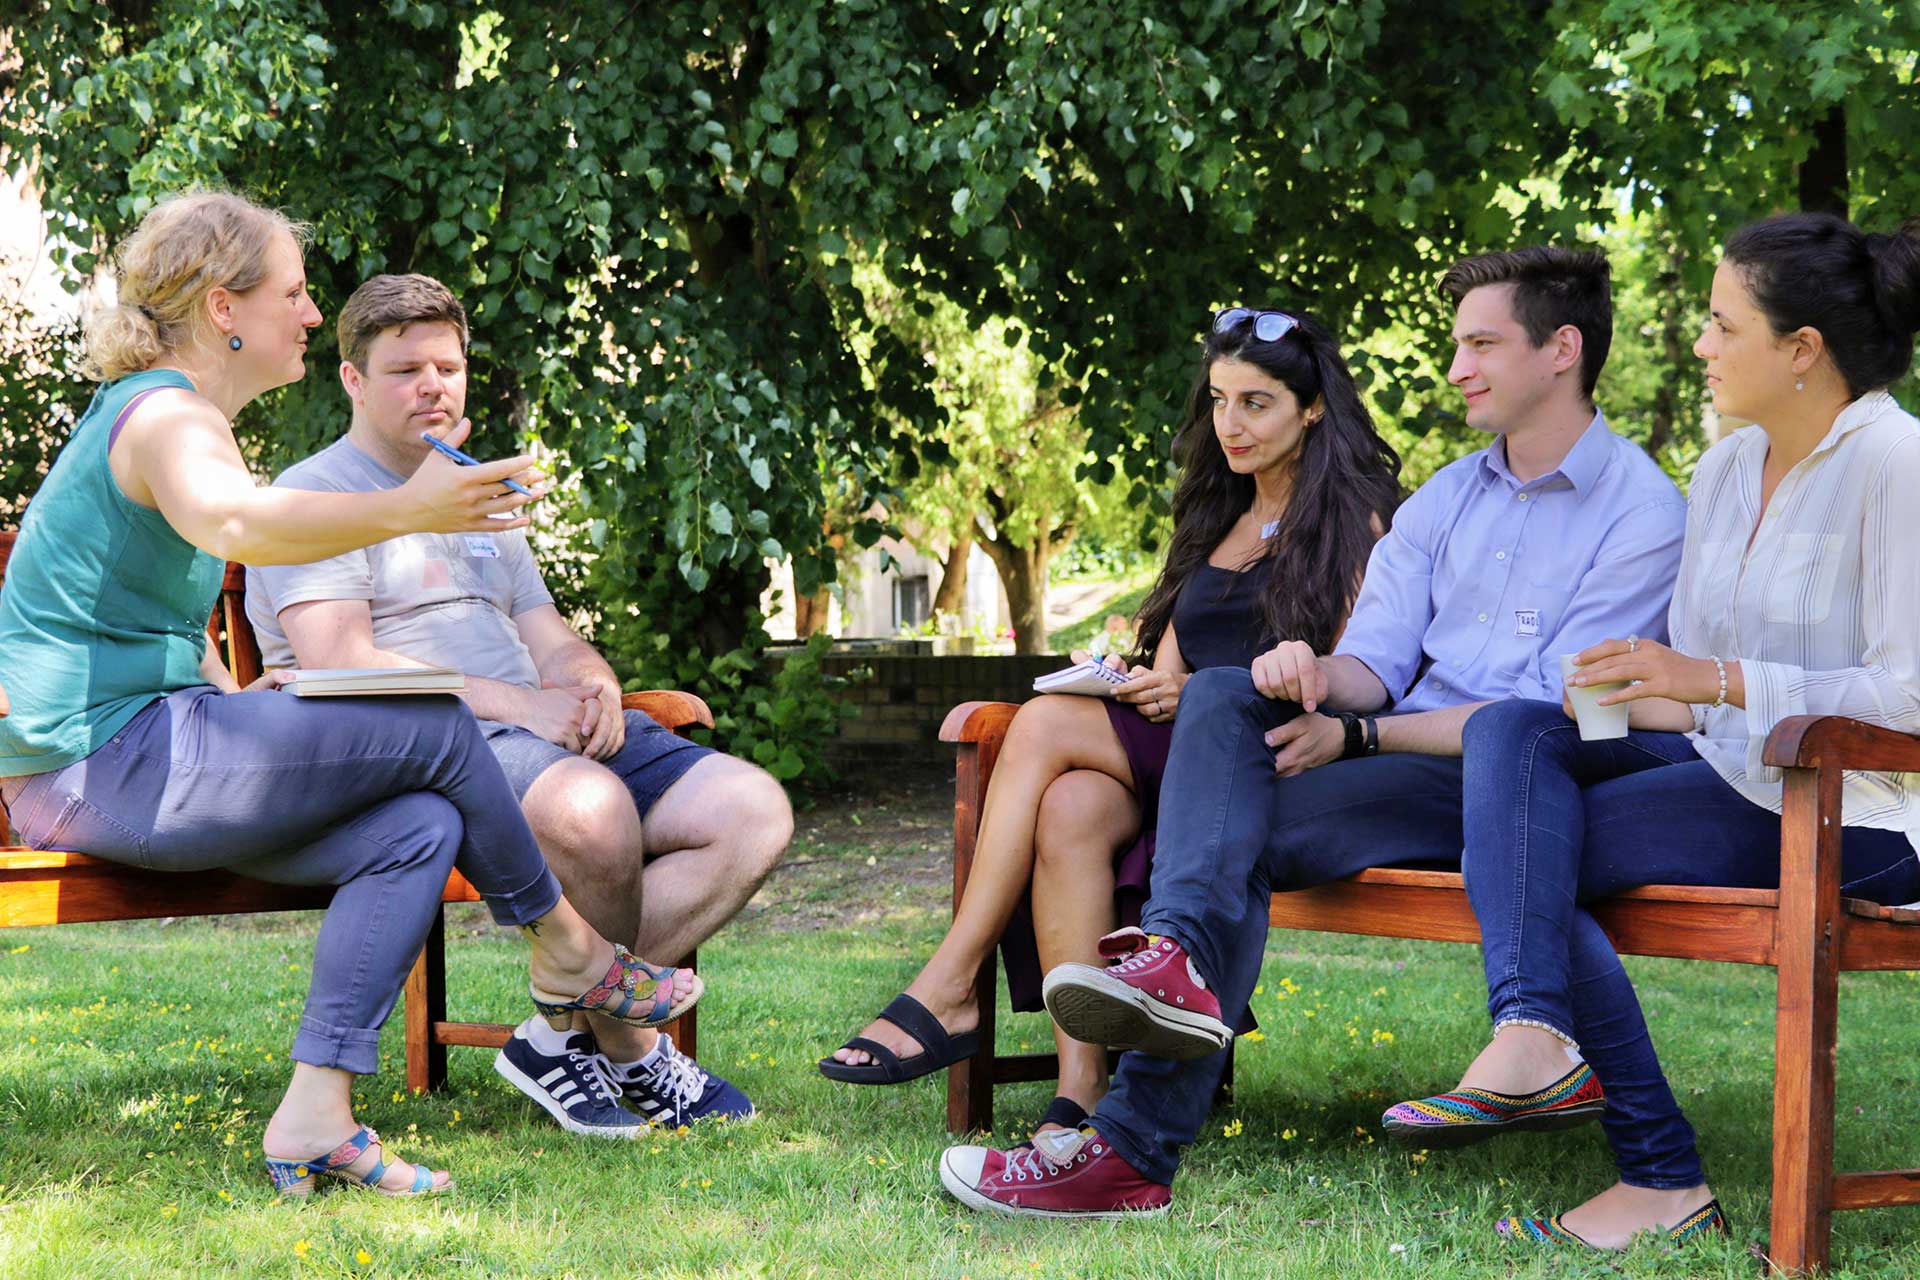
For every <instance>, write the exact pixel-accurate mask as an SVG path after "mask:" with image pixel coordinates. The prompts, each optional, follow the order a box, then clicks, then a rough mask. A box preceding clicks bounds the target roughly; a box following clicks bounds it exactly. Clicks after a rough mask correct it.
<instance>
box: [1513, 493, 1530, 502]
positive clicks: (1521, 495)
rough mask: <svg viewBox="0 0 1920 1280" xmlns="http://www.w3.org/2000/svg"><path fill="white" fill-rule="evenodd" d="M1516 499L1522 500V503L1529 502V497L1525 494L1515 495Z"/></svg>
mask: <svg viewBox="0 0 1920 1280" xmlns="http://www.w3.org/2000/svg"><path fill="white" fill-rule="evenodd" d="M1514 497H1516V498H1518V499H1520V501H1522V502H1525V501H1526V500H1527V495H1526V494H1524V493H1517V494H1515V495H1514Z"/></svg>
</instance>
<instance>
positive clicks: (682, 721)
mask: <svg viewBox="0 0 1920 1280" xmlns="http://www.w3.org/2000/svg"><path fill="white" fill-rule="evenodd" d="M620 705H621V707H623V708H624V709H626V710H628V711H644V712H646V713H647V714H648V715H650V716H652V717H653V718H654V719H655V720H657V721H659V722H660V725H661V727H663V728H666V729H672V730H674V731H675V732H678V731H679V730H681V729H686V728H696V729H711V728H713V712H712V710H710V709H709V708H708V706H707V703H706V699H704V698H701V697H698V696H697V695H695V694H691V693H683V692H681V691H680V690H678V689H643V690H641V691H640V692H639V693H628V694H623V695H621V698H620Z"/></svg>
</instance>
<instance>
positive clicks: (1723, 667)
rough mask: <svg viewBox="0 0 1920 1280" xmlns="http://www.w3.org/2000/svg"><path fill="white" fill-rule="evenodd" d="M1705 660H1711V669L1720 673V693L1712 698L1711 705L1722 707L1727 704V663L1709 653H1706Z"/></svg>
mask: <svg viewBox="0 0 1920 1280" xmlns="http://www.w3.org/2000/svg"><path fill="white" fill-rule="evenodd" d="M1707 661H1708V662H1711V663H1712V664H1713V669H1714V670H1715V671H1717V672H1719V673H1720V693H1719V695H1718V696H1717V697H1715V698H1714V700H1713V706H1714V707H1724V706H1726V705H1727V664H1726V663H1724V662H1722V661H1720V658H1719V656H1718V655H1717V654H1711V653H1710V654H1708V655H1707Z"/></svg>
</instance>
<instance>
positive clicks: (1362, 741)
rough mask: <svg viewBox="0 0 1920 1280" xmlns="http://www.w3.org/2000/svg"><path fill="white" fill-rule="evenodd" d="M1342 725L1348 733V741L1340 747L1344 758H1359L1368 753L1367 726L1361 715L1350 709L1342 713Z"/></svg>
mask: <svg viewBox="0 0 1920 1280" xmlns="http://www.w3.org/2000/svg"><path fill="white" fill-rule="evenodd" d="M1340 727H1341V728H1342V729H1343V730H1344V731H1345V733H1346V742H1345V744H1344V745H1343V746H1342V747H1341V748H1340V758H1341V759H1342V760H1357V759H1359V758H1360V757H1361V756H1363V755H1365V754H1366V753H1367V727H1366V726H1365V725H1364V724H1362V723H1361V722H1360V717H1359V716H1356V715H1354V714H1353V713H1352V712H1350V711H1342V712H1341V713H1340Z"/></svg>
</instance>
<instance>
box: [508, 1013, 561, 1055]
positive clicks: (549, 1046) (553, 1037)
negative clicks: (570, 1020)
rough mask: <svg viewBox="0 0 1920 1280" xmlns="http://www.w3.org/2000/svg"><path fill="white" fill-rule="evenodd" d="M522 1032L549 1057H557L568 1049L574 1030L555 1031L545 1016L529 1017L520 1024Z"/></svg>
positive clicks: (535, 1046)
mask: <svg viewBox="0 0 1920 1280" xmlns="http://www.w3.org/2000/svg"><path fill="white" fill-rule="evenodd" d="M520 1031H521V1034H522V1035H524V1036H526V1038H527V1042H528V1043H529V1044H531V1045H532V1046H533V1047H534V1048H535V1049H537V1050H539V1051H540V1052H541V1053H543V1054H545V1055H546V1056H547V1057H549V1058H557V1057H559V1056H560V1055H561V1054H563V1053H565V1052H566V1051H567V1039H568V1037H570V1036H571V1035H572V1034H573V1032H572V1031H555V1030H554V1029H553V1028H552V1027H551V1026H550V1025H548V1023H547V1020H546V1019H545V1018H528V1019H527V1020H526V1021H525V1022H523V1023H521V1024H520Z"/></svg>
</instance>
